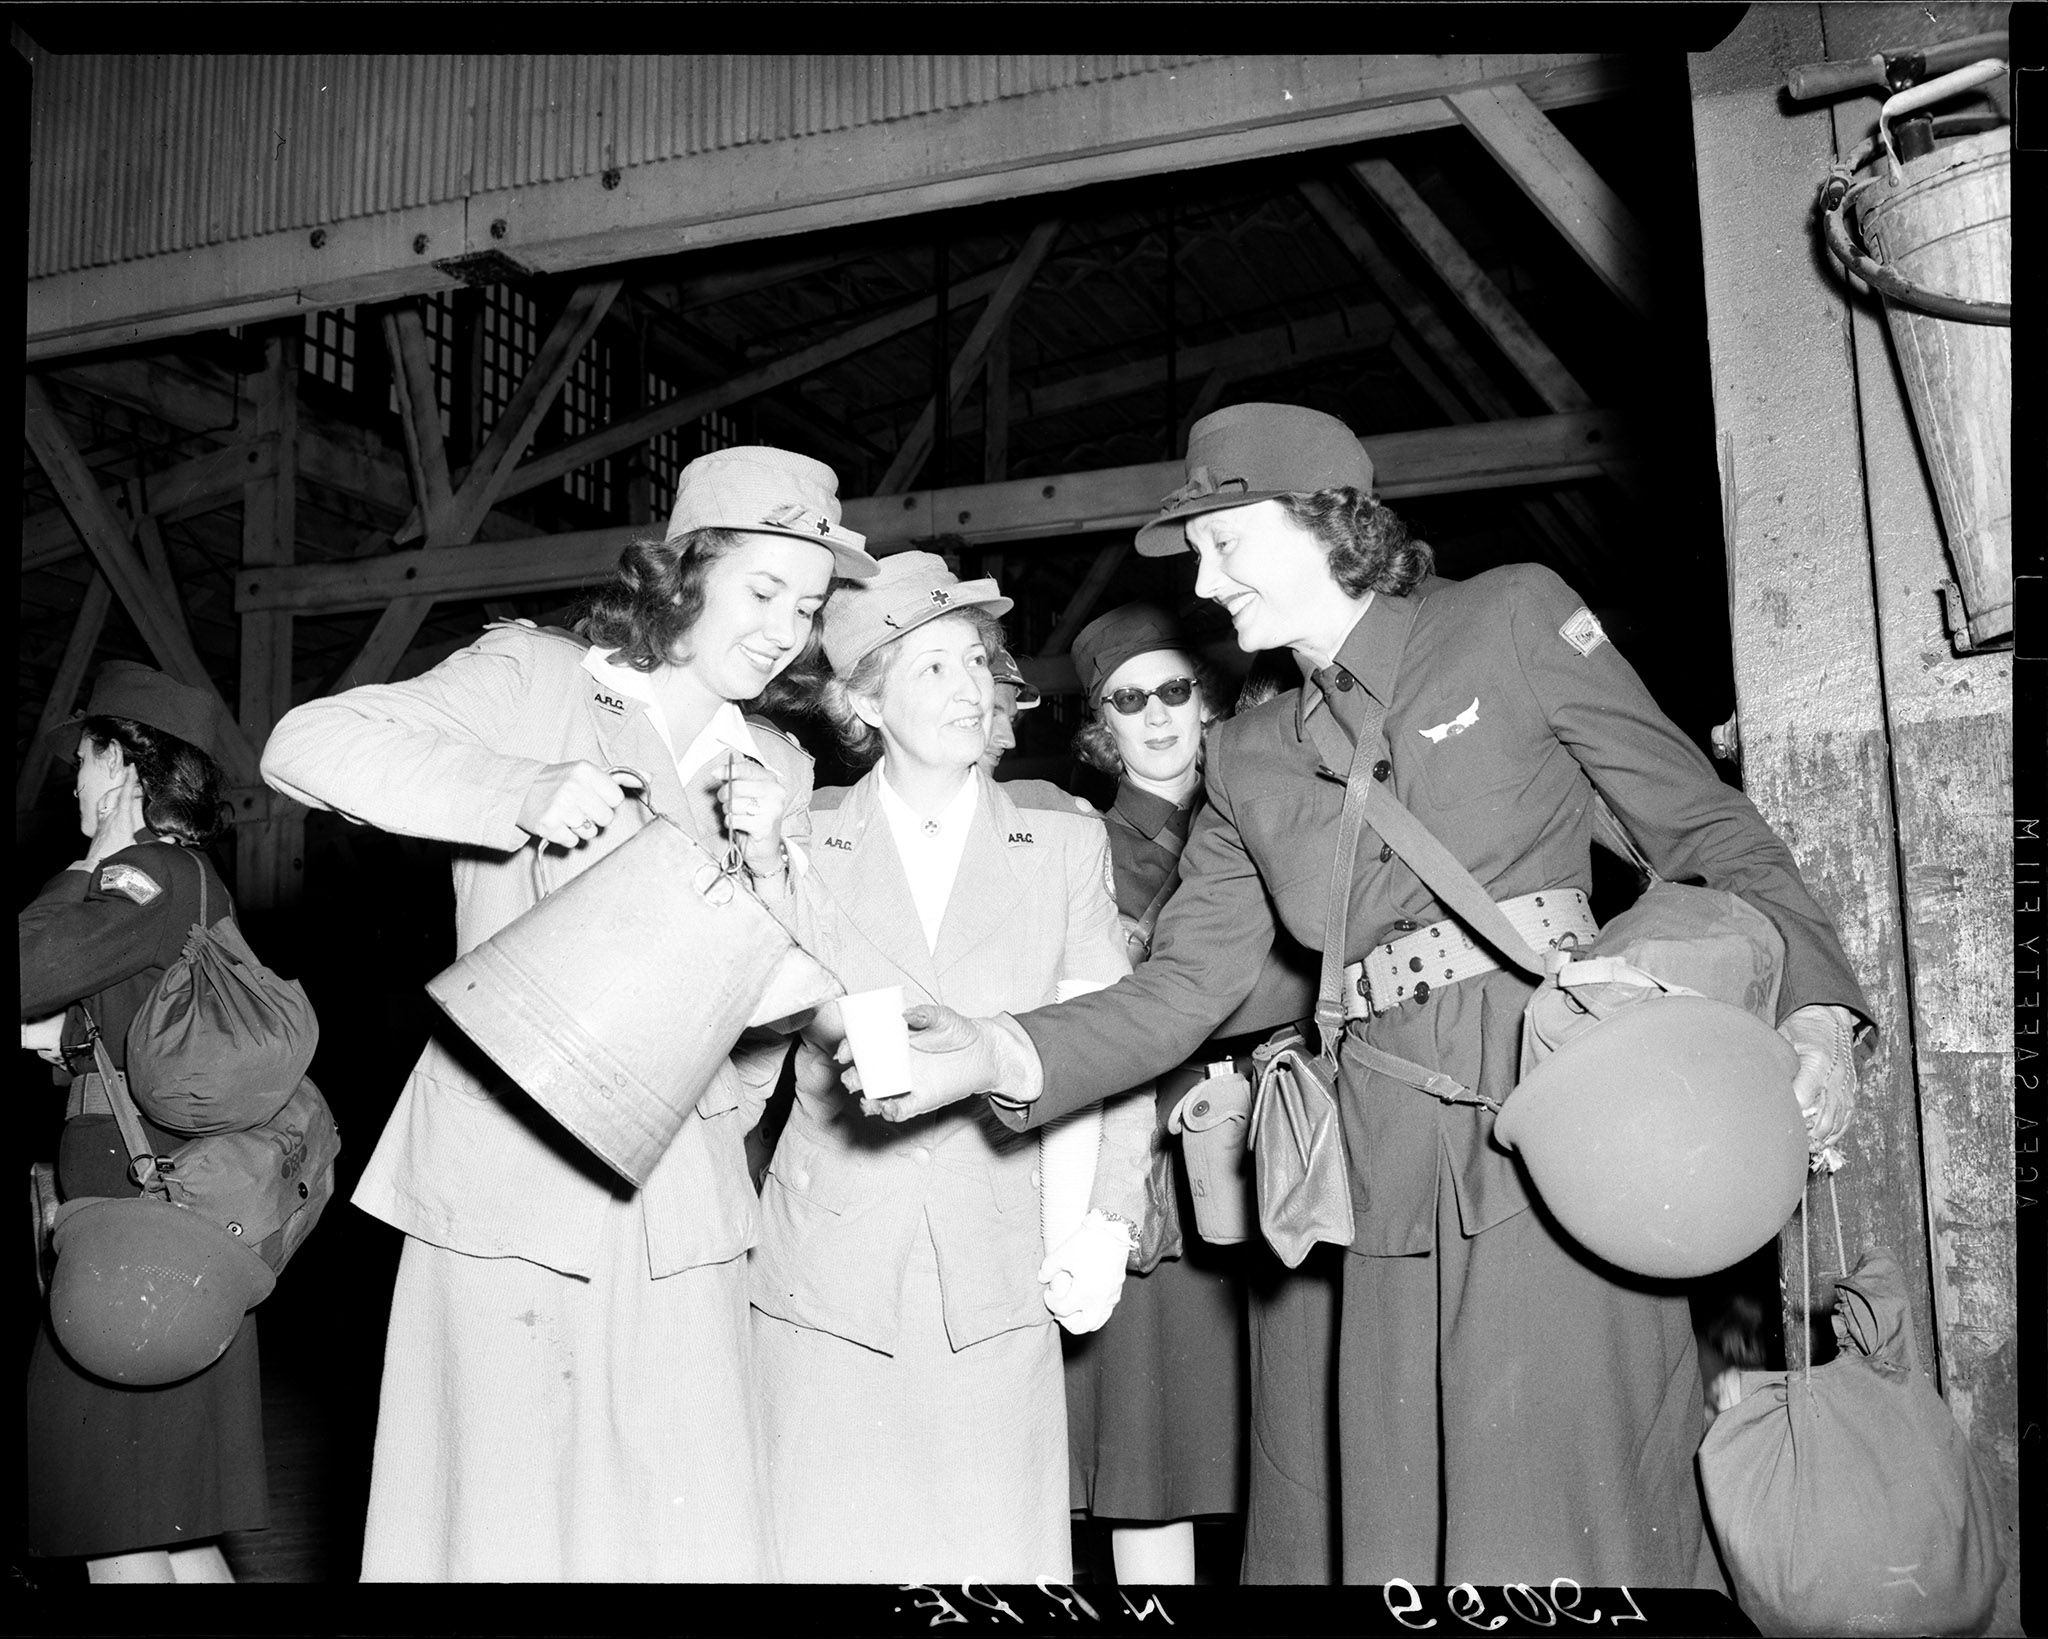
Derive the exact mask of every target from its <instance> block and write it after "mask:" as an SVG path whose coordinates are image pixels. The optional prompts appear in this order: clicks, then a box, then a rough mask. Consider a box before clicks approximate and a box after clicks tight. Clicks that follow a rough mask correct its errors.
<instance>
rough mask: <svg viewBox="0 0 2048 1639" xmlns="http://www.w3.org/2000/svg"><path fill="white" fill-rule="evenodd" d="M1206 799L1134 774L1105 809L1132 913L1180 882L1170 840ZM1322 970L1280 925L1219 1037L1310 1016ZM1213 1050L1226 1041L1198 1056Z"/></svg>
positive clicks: (1123, 899) (1120, 883) (1125, 904)
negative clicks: (1179, 797)
mask: <svg viewBox="0 0 2048 1639" xmlns="http://www.w3.org/2000/svg"><path fill="white" fill-rule="evenodd" d="M1200 802H1201V797H1200V793H1199V792H1198V793H1197V794H1196V795H1195V797H1194V798H1192V799H1191V800H1190V801H1188V802H1186V803H1183V804H1174V803H1171V802H1168V801H1167V800H1166V799H1165V798H1164V797H1161V796H1159V795H1157V794H1155V793H1154V792H1150V791H1147V790H1145V789H1144V788H1143V787H1142V786H1137V785H1133V784H1132V783H1131V782H1130V781H1129V780H1122V781H1119V782H1118V784H1117V788H1116V800H1115V801H1114V802H1112V803H1111V804H1110V809H1109V814H1108V816H1107V823H1108V826H1109V859H1110V865H1111V867H1112V868H1113V869H1114V871H1115V873H1116V908H1117V910H1118V911H1120V912H1121V913H1122V914H1123V916H1124V917H1125V918H1126V919H1127V920H1128V921H1131V922H1135V921H1136V920H1137V919H1138V918H1139V917H1141V916H1143V915H1144V914H1145V907H1146V906H1148V905H1150V904H1151V903H1152V899H1153V896H1154V895H1155V894H1157V893H1158V892H1159V890H1160V888H1161V887H1163V886H1164V885H1165V883H1166V881H1167V879H1168V878H1169V877H1171V878H1172V879H1173V880H1174V882H1175V883H1176V884H1178V882H1179V880H1180V860H1179V858H1178V857H1177V856H1176V854H1175V852H1174V850H1173V849H1172V848H1171V847H1169V846H1168V841H1169V839H1173V840H1178V841H1181V843H1182V846H1183V847H1185V846H1186V843H1185V838H1186V837H1187V834H1188V828H1189V827H1190V826H1191V825H1192V824H1193V823H1194V818H1195V812H1196V809H1197V807H1198V806H1199V804H1200ZM1316 978H1317V967H1316V956H1315V953H1314V952H1312V951H1306V950H1303V949H1302V948H1301V946H1300V945H1298V944H1296V943H1295V942H1294V940H1293V938H1292V937H1291V936H1290V935H1289V934H1288V933H1287V932H1286V930H1285V929H1284V928H1283V929H1281V930H1280V931H1279V933H1278V935H1277V937H1276V938H1275V940H1274V944H1273V948H1272V949H1271V950H1270V951H1269V952H1268V953H1267V956H1266V961H1265V965H1264V966H1263V967H1262V968H1261V969H1260V972H1259V977H1258V982H1257V983H1256V984H1255V985H1254V986H1253V987H1252V991H1251V994H1250V995H1248V996H1246V997H1245V999H1244V1000H1243V1001H1242V1002H1240V1003H1239V1004H1238V1005H1237V1006H1236V1007H1235V1008H1233V1009H1232V1010H1231V1013H1230V1016H1229V1017H1228V1018H1226V1019H1225V1020H1223V1022H1222V1023H1221V1024H1219V1025H1218V1026H1217V1027H1216V1036H1217V1038H1218V1039H1219V1040H1229V1039H1230V1038H1233V1037H1236V1036H1240V1035H1245V1034H1247V1033H1251V1032H1264V1031H1271V1030H1275V1029H1277V1028H1278V1027H1279V1026H1281V1025H1283V1024H1294V1023H1296V1022H1298V1021H1300V1020H1303V1019H1306V1018H1308V1017H1309V1016H1310V1015H1312V1014H1313V1013H1314V1012H1315V1010H1316ZM1214 1051H1220V1049H1215V1050H1211V1051H1204V1052H1202V1053H1200V1054H1198V1055H1197V1057H1198V1058H1201V1059H1207V1058H1209V1057H1211V1056H1213V1052H1214Z"/></svg>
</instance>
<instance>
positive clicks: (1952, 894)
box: [1825, 7, 2020, 1633]
mask: <svg viewBox="0 0 2048 1639" xmlns="http://www.w3.org/2000/svg"><path fill="white" fill-rule="evenodd" d="M1986 10H1987V8H1980V7H1955V8H1948V9H1944V10H1943V11H1942V12H1941V13H1940V14H1939V15H1938V16H1937V17H1935V18H1934V19H1933V20H1930V19H1929V18H1928V17H1927V16H1925V15H1923V14H1922V13H1921V12H1919V11H1917V10H1915V11H1911V12H1906V13H1901V12H1897V11H1894V10H1892V9H1891V8H1888V7H1887V8H1879V9H1878V10H1876V11H1873V12H1864V11H1862V10H1860V9H1856V8H1840V9H1838V10H1835V11H1832V12H1830V13H1828V14H1826V16H1825V23H1826V28H1827V46H1828V49H1827V53H1826V55H1827V56H1828V57H1829V58H1831V59H1835V60H1841V59H1844V58H1851V59H1853V58H1859V57H1861V58H1867V57H1869V56H1871V55H1872V54H1873V53H1875V52H1878V51H1881V50H1892V49H1896V48H1899V47H1906V46H1911V47H1919V48H1926V47H1931V46H1933V45H1934V44H1936V43H1937V42H1938V41H1940V40H1942V39H1954V38H1958V37H1960V36H1964V35H1968V34H1970V33H1972V32H1974V31H1975V30H1976V29H1978V28H1984V27H1990V26H1992V25H1993V22H1994V19H1992V18H1990V17H1987V15H1986ZM1995 21H2002V17H2000V18H1998V19H1995ZM1902 29H1903V31H1904V32H1903V33H1902V32H1901V30H1902ZM1831 117H1832V120H1833V123H1834V143H1835V149H1836V151H1837V152H1838V153H1839V154H1840V155H1842V156H1843V157H1844V158H1846V157H1847V156H1848V155H1849V153H1850V152H1851V150H1853V149H1854V148H1855V147H1856V146H1857V145H1858V144H1859V143H1860V142H1861V141H1862V140H1863V138H1864V137H1865V136H1866V135H1867V134H1868V129H1869V120H1870V105H1869V103H1868V102H1867V101H1864V102H1860V103H1859V102H1857V101H1855V100H1850V101H1840V102H1836V103H1835V104H1833V105H1832V108H1831ZM1848 307H1849V321H1850V340H1851V344H1852V347H1853V357H1854V364H1855V373H1856V388H1857V410H1858V417H1859V425H1860V427H1861V431H1862V438H1863V458H1864V481H1865V484H1866V486H1867V488H1868V498H1869V517H1870V531H1871V549H1872V554H1873V559H1874V565H1875V575H1874V577H1873V579H1874V584H1875V588H1876V597H1877V640H1878V656H1879V662H1880V665H1881V667H1882V670H1883V675H1884V704H1885V718H1886V725H1887V729H1888V732H1889V735H1890V740H1891V753H1892V775H1893V779H1892V796H1893V801H1894V803H1895V805H1896V808H1897V820H1898V857H1899V861H1900V866H1901V871H1902V886H1903V890H1904V898H1905V914H1904V918H1903V922H1904V931H1905V943H1906V955H1907V973H1908V975H1909V978H1910V983H1911V995H1910V1000H1911V1006H1912V1020H1913V1032H1912V1053H1913V1071H1914V1079H1915V1081H1916V1083H1917V1085H1918V1090H1919V1116H1920V1121H1919V1128H1920V1148H1921V1158H1922V1161H1923V1164H1924V1167H1925V1177H1926V1191H1927V1219H1928V1227H1927V1238H1928V1251H1929V1257H1930V1259H1931V1262H1932V1266H1933V1281H1932V1285H1933V1296H1934V1315H1935V1331H1934V1345H1935V1353H1936V1356H1937V1358H1938V1360H1939V1364H1940V1382H1941V1390H1942V1394H1943V1395H1944V1397H1945V1398H1946V1399H1947V1401H1948V1405H1949V1410H1950V1411H1952V1412H1953V1413H1954V1414H1955V1418H1956V1421H1957V1423H1958V1424H1959V1425H1961V1427H1962V1429H1963V1430H1964V1432H1965V1433H1966V1434H1967V1435H1968V1436H1969V1439H1970V1444H1971V1446H1972V1448H1973V1449H1974V1450H1975V1452H1976V1454H1977V1458H1978V1461H1979V1462H1980V1463H1981V1465H1982V1467H1983V1470H1984V1474H1985V1476H1986V1477H1987V1478H1988V1479H1989V1480H1990V1481H1991V1483H1992V1486H1993V1488H1994V1491H1995V1492H1996V1494H1997V1495H1998V1497H1999V1502H2000V1516H2001V1517H2000V1523H2001V1525H2002V1526H2003V1528H2004V1547H2005V1551H2006V1552H2005V1562H2006V1565H2007V1567H2008V1572H2007V1577H2006V1583H2005V1587H2004V1589H2003V1590H2002V1593H2001V1598H2000V1603H1999V1609H1998V1612H1997V1614H1996V1616H1994V1618H1993V1625H1992V1629H1991V1631H1992V1632H1994V1633H2001V1632H2002V1633H2016V1632H2018V1631H2019V1625H2018V1618H2019V1611H2018V1598H2019V1564H2020V1552H2019V1549H2020V1543H2019V1526H2018V1521H2019V1512H2018V1498H2019V1476H2018V1464H2017V1453H2018V1450H2019V1445H2020V1436H2019V1408H2018V1397H2017V1394H2016V1392H2015V1382H2014V1372H2013V1363H2014V1356H2015V1352H2016V1349H2017V1330H2018V1321H2019V1285H2018V1275H2017V1270H2016V1268H2015V1256H2014V1240H2015V1234H2014V1231H2015V1228H2016V1225H2015V1218H2016V1211H2015V1202H2014V1194H2015V1191H2014V1186H2013V1179H2014V1176H2015V1174H2014V1162H2015V1159H2016V1157H2015V1155H2014V1131H2013V1114H2014V1111H2013V1071H2014V1068H2015V1066H2014V1056H2013V1050H2014V1041H2013V1021H2014V1017H2015V1015H2014V1012H2013V988H2014V987H2013V966H2014V964H2013V961H2012V954H2013V953H2012V934H2013V924H2012V904H2013V902H2012V897H2011V895H2012V884H2013V880H2014V876H2013V842H2012V837H2013V782H2012V767H2013V722H2012V674H2013V663H2012V655H2011V654H2010V653H2003V654H2000V653H1992V654H1977V655H1968V656H1962V657H1958V656H1957V655H1955V654H1954V653H1952V652H1951V651H1950V649H1949V645H1948V642H1947V638H1946V632H1945V628H1944V624H1943V619H1942V612H1941V600H1940V595H1939V589H1940V586H1941V583H1942V582H1943V581H1944V580H1946V579H1948V578H1949V576H1950V574H1951V573H1952V566H1951V564H1950V563H1949V561H1948V559H1947V557H1946V556H1945V554H1944V551H1943V534H1942V526H1941V520H1940V516H1939V509H1938V506H1937V503H1936V501H1935V497H1934V491H1933V487H1932V485H1931V484H1930V483H1929V481H1928V478H1927V471H1926V466H1925V463H1924V462H1923V461H1922V460H1921V458H1920V452H1919V449H1918V446H1917V443H1916V439H1915V432H1914V427H1913V417H1912V412H1911V410H1910V408H1909V407H1908V406H1907V404H1906V403H1905V401H1904V399H1903V397H1902V395H1901V393H1900V388H1899V374H1898V371H1897V369H1896V367H1895V366H1894V364H1893V361H1892V356H1891V341H1890V337H1889V335H1888V333H1887V326H1886V322H1885V318H1884V314H1883V311H1882V310H1881V308H1880V307H1879V306H1878V304H1877V302H1876V301H1875V299H1873V298H1868V297H1853V298H1851V299H1850V301H1849V304H1848Z"/></svg>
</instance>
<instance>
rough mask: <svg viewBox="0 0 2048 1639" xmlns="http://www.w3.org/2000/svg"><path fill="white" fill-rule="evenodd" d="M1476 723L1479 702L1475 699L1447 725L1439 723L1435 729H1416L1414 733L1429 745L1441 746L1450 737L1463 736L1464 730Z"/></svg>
mask: <svg viewBox="0 0 2048 1639" xmlns="http://www.w3.org/2000/svg"><path fill="white" fill-rule="evenodd" d="M1478 721H1479V701H1478V700H1477V699H1476V698H1475V699H1474V700H1473V702H1472V704H1471V705H1469V706H1467V707H1466V708H1465V709H1464V710H1463V711H1461V712H1459V713H1458V715H1457V716H1455V717H1453V718H1452V719H1451V720H1450V721H1449V722H1448V723H1439V724H1437V725H1436V727H1435V728H1423V729H1417V730H1416V731H1415V732H1416V733H1418V734H1420V735H1421V736H1422V737H1423V738H1424V739H1425V740H1427V741H1428V742H1429V743H1430V744H1431V745H1442V744H1443V743H1444V741H1446V740H1448V739H1449V738H1450V737H1451V736H1452V735H1454V734H1463V733H1464V732H1465V730H1467V729H1468V728H1470V727H1472V725H1473V724H1475V723H1477V722H1478Z"/></svg>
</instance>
